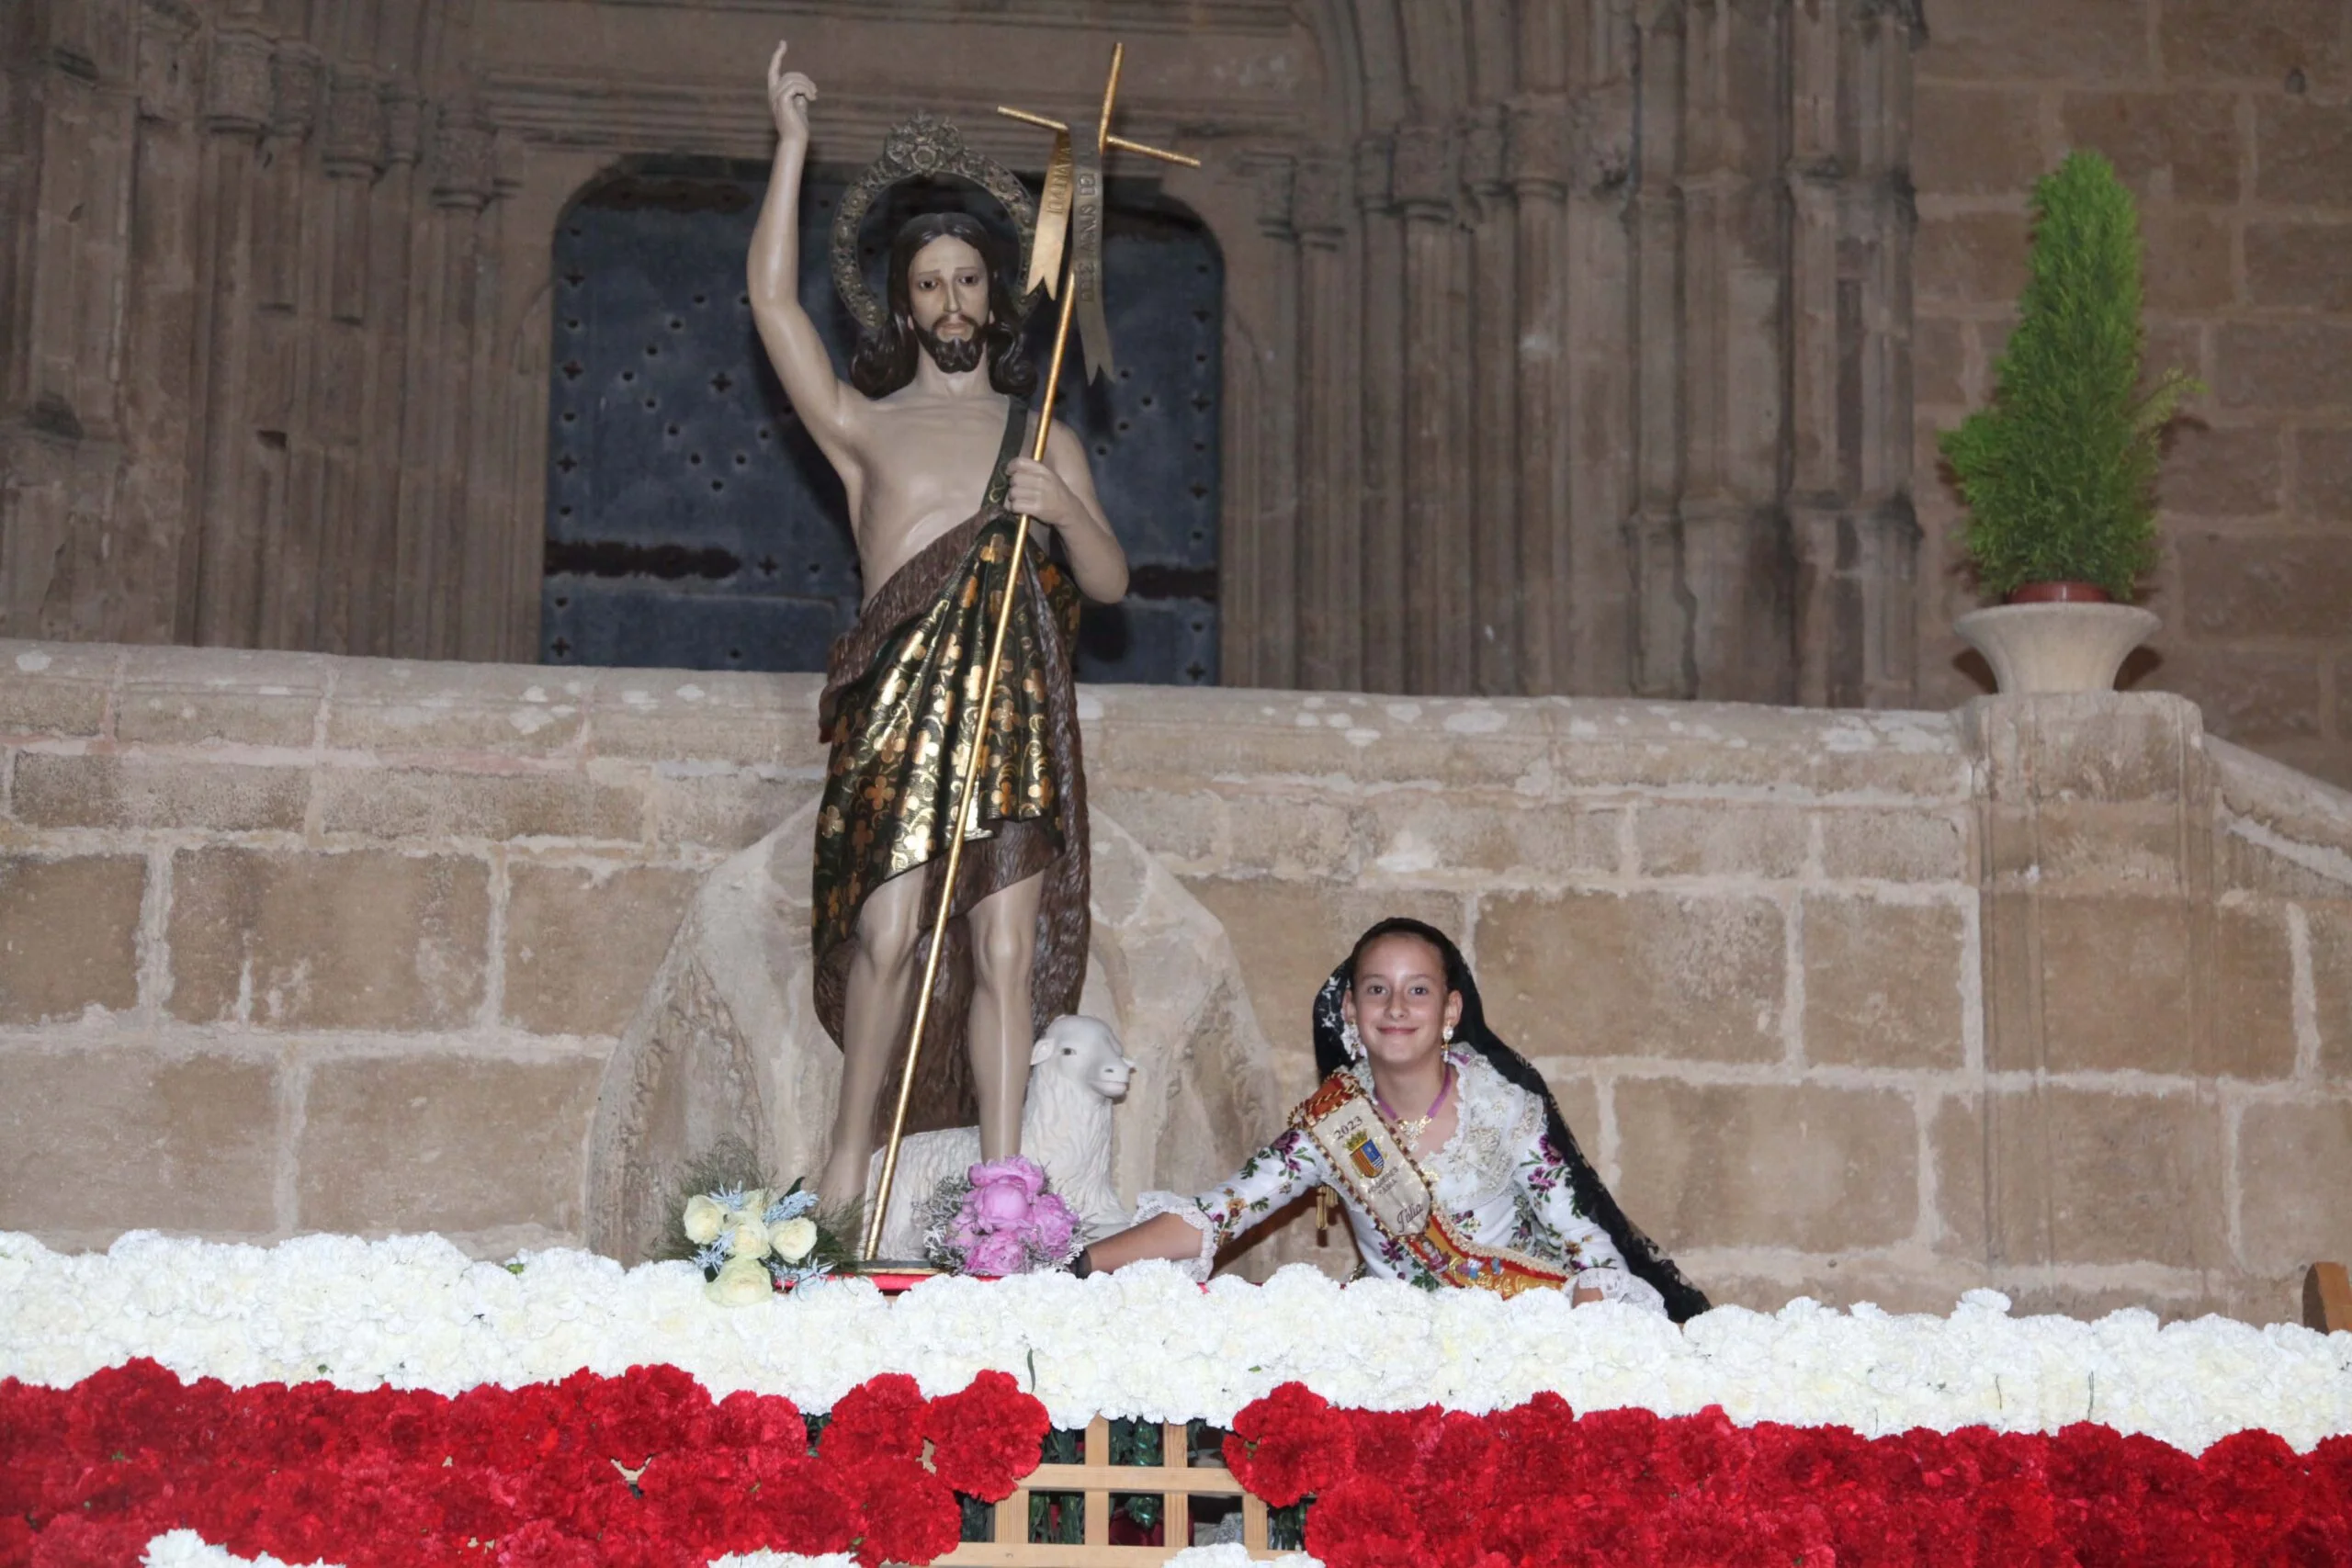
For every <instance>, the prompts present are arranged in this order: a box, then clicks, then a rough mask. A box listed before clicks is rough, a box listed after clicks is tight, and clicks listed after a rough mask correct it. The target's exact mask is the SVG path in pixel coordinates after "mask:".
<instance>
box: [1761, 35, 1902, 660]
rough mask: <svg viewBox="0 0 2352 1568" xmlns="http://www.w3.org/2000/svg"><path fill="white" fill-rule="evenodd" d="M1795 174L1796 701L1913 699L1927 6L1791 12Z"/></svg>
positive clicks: (1793, 520)
mask: <svg viewBox="0 0 2352 1568" xmlns="http://www.w3.org/2000/svg"><path fill="white" fill-rule="evenodd" d="M1792 28H1793V31H1792V38H1791V40H1790V43H1791V51H1790V52H1791V81H1792V94H1793V99H1792V114H1791V123H1792V128H1793V140H1792V146H1791V149H1790V158H1789V170H1788V183H1789V188H1790V195H1791V198H1792V204H1793V208H1794V213H1795V220H1794V225H1793V247H1792V256H1791V261H1790V276H1791V283H1790V290H1791V298H1792V301H1793V306H1792V310H1793V315H1792V321H1791V329H1792V331H1791V338H1792V350H1793V354H1794V355H1795V358H1794V363H1793V365H1792V385H1793V387H1794V392H1795V397H1796V400H1797V406H1796V411H1795V412H1796V418H1795V420H1794V422H1793V423H1794V429H1793V433H1792V434H1793V450H1792V480H1791V497H1790V511H1791V533H1792V545H1793V547H1794V550H1795V556H1796V582H1795V594H1796V599H1795V616H1796V629H1795V646H1796V648H1797V649H1798V650H1799V654H1800V663H1799V666H1798V670H1797V689H1796V695H1797V700H1798V701H1800V702H1804V703H1807V704H1814V705H1837V706H1853V705H1884V704H1899V703H1902V702H1904V701H1906V700H1908V698H1909V697H1910V695H1911V693H1912V691H1913V689H1914V683H1915V678H1916V675H1915V668H1914V666H1915V660H1916V636H1915V633H1914V628H1913V599H1912V592H1913V574H1914V570H1915V566H1914V563H1915V560H1916V558H1917V536H1918V528H1917V522H1916V520H1915V518H1914V517H1913V514H1912V511H1911V502H1910V471H1911V443H1912V431H1911V367H1910V325H1911V299H1910V276H1911V267H1910V242H1911V230H1912V211H1911V204H1910V199H1909V194H1908V193H1909V189H1910V182H1909V174H1908V162H1909V160H1908V148H1909V144H1910V71H1911V64H1910V54H1911V50H1912V48H1913V47H1914V46H1915V44H1916V42H1917V14H1916V10H1915V9H1913V8H1911V7H1907V6H1894V5H1888V4H1882V3H1873V4H1871V5H1868V6H1862V7H1860V9H1859V10H1854V11H1845V10H1841V11H1838V12H1831V13H1825V14H1822V15H1817V16H1807V15H1805V14H1804V13H1803V12H1800V13H1798V14H1797V15H1796V17H1794V18H1793V20H1792Z"/></svg>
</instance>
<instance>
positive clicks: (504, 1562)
mask: <svg viewBox="0 0 2352 1568" xmlns="http://www.w3.org/2000/svg"><path fill="white" fill-rule="evenodd" d="M493 1561H495V1562H497V1563H498V1568H600V1565H601V1563H602V1562H603V1559H602V1558H601V1557H599V1556H598V1555H597V1552H596V1548H595V1547H594V1544H592V1543H591V1542H588V1541H584V1540H581V1539H580V1538H579V1537H577V1536H571V1535H566V1534H564V1533H563V1531H561V1530H560V1529H557V1528H556V1527H555V1526H553V1525H551V1524H549V1523H548V1521H547V1520H545V1519H531V1520H529V1521H527V1522H526V1523H524V1524H522V1525H519V1526H517V1527H515V1529H511V1530H509V1531H508V1532H507V1533H506V1534H504V1535H503V1536H501V1537H499V1538H498V1556H497V1557H496V1558H495V1559H494V1560H493Z"/></svg>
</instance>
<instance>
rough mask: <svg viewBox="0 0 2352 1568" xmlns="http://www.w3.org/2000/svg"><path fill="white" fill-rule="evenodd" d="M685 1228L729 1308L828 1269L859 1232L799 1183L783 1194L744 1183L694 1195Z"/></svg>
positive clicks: (682, 1219) (683, 1218)
mask: <svg viewBox="0 0 2352 1568" xmlns="http://www.w3.org/2000/svg"><path fill="white" fill-rule="evenodd" d="M853 1219H854V1216H853ZM679 1225H680V1228H681V1229H682V1230H683V1231H684V1233H685V1238H686V1241H687V1244H688V1245H689V1246H690V1247H693V1248H694V1251H693V1252H692V1253H691V1254H690V1256H691V1257H692V1258H693V1259H694V1261H695V1264H696V1265H697V1266H698V1267H699V1268H700V1269H702V1272H703V1279H704V1280H705V1281H707V1282H706V1283H705V1285H704V1287H703V1288H704V1290H705V1291H706V1292H707V1293H708V1294H709V1296H710V1299H711V1300H712V1301H714V1302H717V1303H720V1304H721V1305H723V1306H744V1305H748V1304H749V1303H752V1302H756V1301H761V1300H763V1299H764V1298H766V1297H767V1296H769V1295H771V1294H773V1293H774V1292H775V1289H776V1287H778V1286H791V1285H797V1284H798V1283H800V1282H801V1281H802V1280H809V1279H814V1278H815V1277H816V1276H818V1275H820V1274H825V1273H830V1272H831V1270H832V1269H835V1268H837V1267H839V1266H840V1265H841V1264H842V1263H843V1262H846V1261H847V1260H848V1258H850V1256H851V1252H850V1243H849V1239H848V1236H849V1233H851V1232H853V1231H854V1229H855V1226H854V1224H844V1223H842V1222H841V1221H840V1220H839V1219H838V1218H837V1217H836V1216H832V1215H828V1214H822V1213H819V1212H818V1208H817V1194H816V1193H815V1191H813V1190H810V1189H809V1188H808V1187H806V1186H804V1185H803V1184H802V1183H801V1182H798V1181H796V1182H794V1183H793V1184H792V1185H791V1186H790V1187H788V1188H786V1190H783V1191H781V1192H778V1191H776V1190H774V1189H773V1188H769V1187H751V1186H746V1185H744V1184H742V1183H740V1182H738V1183H728V1184H724V1185H720V1186H718V1187H715V1188H713V1189H712V1190H709V1191H707V1192H696V1193H695V1194H694V1195H693V1196H691V1197H689V1198H688V1199H687V1200H686V1201H685V1204H684V1212H683V1213H681V1214H680V1216H679Z"/></svg>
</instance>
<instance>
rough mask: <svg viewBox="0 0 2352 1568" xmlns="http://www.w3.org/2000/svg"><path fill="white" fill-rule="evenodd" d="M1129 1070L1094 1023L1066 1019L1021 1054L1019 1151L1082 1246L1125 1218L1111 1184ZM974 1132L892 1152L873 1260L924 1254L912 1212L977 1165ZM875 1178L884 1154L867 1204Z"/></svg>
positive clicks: (929, 1136)
mask: <svg viewBox="0 0 2352 1568" xmlns="http://www.w3.org/2000/svg"><path fill="white" fill-rule="evenodd" d="M1135 1071H1136V1065H1135V1064H1134V1063H1133V1062H1131V1061H1129V1060H1127V1058H1126V1055H1125V1052H1123V1051H1121V1050H1120V1048H1119V1037H1118V1036H1117V1035H1116V1034H1114V1033H1113V1032H1112V1031H1111V1026H1110V1025H1109V1024H1107V1023H1104V1022H1103V1021H1102V1020H1101V1019H1097V1018H1087V1017H1084V1016H1082V1015H1080V1014H1078V1013H1064V1014H1063V1015H1062V1016H1061V1017H1059V1018H1057V1019H1056V1020H1054V1021H1053V1022H1051V1023H1049V1024H1047V1025H1046V1032H1045V1033H1043V1034H1041V1035H1039V1036H1038V1037H1037V1043H1035V1045H1033V1046H1031V1047H1030V1048H1029V1091H1028V1099H1027V1100H1026V1101H1025V1102H1024V1103H1023V1106H1022V1111H1021V1152H1022V1153H1023V1154H1024V1155H1027V1156H1029V1157H1030V1158H1031V1159H1034V1160H1035V1161H1036V1162H1037V1163H1038V1164H1039V1165H1042V1166H1044V1167H1045V1168H1046V1176H1048V1177H1049V1178H1051V1179H1052V1180H1053V1184H1054V1190H1055V1191H1056V1192H1058V1193H1060V1194H1061V1198H1062V1201H1063V1202H1065V1203H1068V1204H1069V1206H1070V1207H1071V1208H1072V1209H1074V1210H1076V1211H1077V1212H1078V1216H1079V1220H1080V1224H1081V1225H1082V1226H1083V1228H1084V1233H1085V1235H1086V1238H1087V1239H1088V1240H1090V1241H1091V1240H1094V1239H1095V1238H1097V1237H1100V1236H1105V1235H1110V1234H1111V1233H1112V1232H1113V1231H1115V1230H1120V1229H1124V1228H1125V1225H1126V1224H1127V1211H1126V1208H1125V1205H1124V1204H1122V1203H1121V1202H1120V1201H1119V1193H1118V1190H1117V1189H1116V1188H1115V1187H1114V1186H1113V1185H1112V1184H1111V1105H1112V1102H1113V1101H1114V1100H1120V1099H1123V1098H1125V1095H1126V1092H1127V1085H1128V1083H1129V1082H1130V1081H1132V1080H1133V1078H1134V1077H1135ZM979 1158H980V1130H979V1129H978V1127H949V1128H944V1129H943V1130H941V1131H939V1132H936V1133H916V1134H912V1135H911V1136H910V1137H908V1138H907V1139H906V1140H905V1141H904V1142H903V1143H901V1144H900V1145H899V1170H898V1174H897V1175H896V1176H894V1177H892V1178H891V1179H890V1213H889V1216H888V1220H887V1222H886V1223H885V1224H883V1226H882V1248H881V1256H882V1257H884V1258H921V1257H922V1226H921V1225H919V1224H916V1223H915V1221H914V1218H913V1210H914V1206H915V1205H916V1204H917V1203H920V1202H922V1201H923V1200H924V1199H925V1198H928V1197H930V1196H931V1194H932V1191H933V1189H935V1188H936V1187H938V1185H939V1184H940V1182H941V1181H942V1180H944V1179H946V1178H948V1177H950V1176H961V1175H963V1174H964V1172H966V1171H967V1170H969V1169H970V1168H972V1167H973V1166H975V1165H977V1164H978V1163H979ZM881 1178H882V1151H881V1150H879V1149H876V1151H875V1152H874V1162H873V1164H872V1165H871V1166H869V1167H868V1168H867V1171H866V1178H865V1201H866V1202H867V1203H868V1204H871V1203H872V1202H873V1201H874V1190H875V1188H876V1186H877V1185H879V1184H880V1181H881Z"/></svg>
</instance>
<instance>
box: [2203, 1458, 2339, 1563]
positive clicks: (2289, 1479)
mask: <svg viewBox="0 0 2352 1568" xmlns="http://www.w3.org/2000/svg"><path fill="white" fill-rule="evenodd" d="M2199 1468H2200V1469H2202V1470H2203V1471H2204V1472H2205V1506H2204V1508H2203V1509H2202V1510H2201V1512H2202V1514H2203V1517H2204V1519H2205V1522H2206V1523H2207V1524H2209V1525H2211V1527H2212V1528H2213V1529H2215V1530H2216V1531H2217V1532H2219V1533H2220V1534H2221V1535H2222V1537H2223V1538H2225V1539H2226V1540H2229V1542H2230V1543H2231V1546H2232V1548H2233V1550H2234V1551H2235V1552H2236V1553H2237V1557H2238V1561H2240V1562H2270V1561H2272V1560H2273V1557H2274V1555H2275V1554H2276V1552H2277V1551H2278V1543H2279V1542H2280V1541H2282V1540H2285V1538H2286V1535H2287V1532H2288V1531H2289V1530H2290V1529H2293V1528H2294V1526H2295V1522H2296V1520H2298V1519H2300V1518H2301V1517H2302V1515H2303V1512H2304V1506H2305V1500H2306V1498H2307V1496H2308V1495H2310V1493H2311V1492H2312V1490H2313V1488H2312V1487H2311V1485H2310V1483H2309V1482H2308V1481H2307V1479H2306V1478H2305V1476H2304V1473H2303V1462H2302V1461H2301V1459H2300V1458H2299V1457H2297V1455H2296V1453H2295V1450H2292V1449H2290V1448H2289V1447H2288V1446H2287V1444H2286V1440H2285V1439H2284V1438H2280V1437H2279V1436H2278V1433H2276V1432H2266V1431H2262V1430H2260V1429H2258V1428H2257V1429H2254V1430H2249V1431H2244V1432H2233V1433H2231V1434H2230V1435H2229V1436H2228V1437H2226V1438H2222V1440H2221V1441H2220V1442H2218V1443H2215V1444H2214V1445H2213V1446H2212V1447H2211V1448H2210V1449H2207V1450H2205V1453H2204V1457H2203V1458H2202V1459H2201V1460H2200V1461H2199Z"/></svg>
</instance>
